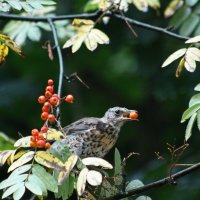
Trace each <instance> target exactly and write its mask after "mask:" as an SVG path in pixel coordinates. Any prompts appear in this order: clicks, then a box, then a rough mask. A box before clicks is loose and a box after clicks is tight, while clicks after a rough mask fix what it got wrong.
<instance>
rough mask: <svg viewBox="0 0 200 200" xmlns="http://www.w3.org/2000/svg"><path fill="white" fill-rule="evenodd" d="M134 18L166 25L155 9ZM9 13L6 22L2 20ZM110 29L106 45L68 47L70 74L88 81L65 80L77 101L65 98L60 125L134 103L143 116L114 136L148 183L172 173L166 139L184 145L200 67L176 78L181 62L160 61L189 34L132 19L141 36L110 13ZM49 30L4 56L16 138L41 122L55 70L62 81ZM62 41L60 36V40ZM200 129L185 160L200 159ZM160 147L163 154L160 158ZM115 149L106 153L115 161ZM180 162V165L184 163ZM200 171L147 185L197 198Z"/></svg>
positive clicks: (134, 172) (70, 7) (133, 173)
mask: <svg viewBox="0 0 200 200" xmlns="http://www.w3.org/2000/svg"><path fill="white" fill-rule="evenodd" d="M84 3H85V1H81V0H79V1H76V4H75V3H74V2H72V1H71V2H70V1H69V2H68V3H66V1H65V2H64V1H63V2H62V1H59V2H58V11H57V14H67V13H81V12H82V6H83V5H84ZM128 15H129V16H131V17H132V18H134V19H138V20H141V21H143V22H146V23H150V24H153V25H157V26H162V27H166V26H167V23H168V22H167V20H165V19H164V18H163V17H162V15H157V14H156V12H155V11H153V10H150V11H149V12H148V13H145V14H144V13H141V12H138V11H137V10H136V9H131V10H130V11H129V13H128ZM4 23H5V21H3V22H2V25H3V24H4ZM98 28H100V29H101V30H102V31H104V32H105V33H106V34H107V35H108V36H109V37H110V44H109V45H108V46H105V45H104V46H103V45H101V46H99V47H98V48H97V50H95V51H94V52H90V51H88V50H87V49H86V48H85V46H84V45H83V46H82V47H81V49H80V50H79V51H78V52H77V53H75V54H72V53H71V49H65V50H63V51H62V53H63V57H64V64H65V74H66V75H70V74H71V73H73V72H77V73H78V75H79V76H80V77H81V78H82V79H83V80H84V82H86V83H87V84H88V85H89V86H90V89H87V88H86V87H84V86H83V85H82V84H81V83H80V82H78V81H75V82H73V83H71V84H69V83H67V82H64V87H63V96H64V95H66V94H69V93H71V94H73V95H74V97H75V101H74V103H73V104H63V105H62V110H61V114H62V125H63V126H65V125H67V124H69V123H71V122H73V121H76V120H78V119H80V118H82V117H85V116H96V117H102V116H103V114H104V113H105V111H106V110H107V109H108V108H110V107H114V106H122V107H127V108H129V109H136V110H138V112H139V122H131V123H128V124H127V125H126V126H124V127H123V129H122V131H121V134H120V138H119V140H118V142H117V144H116V146H117V148H118V149H119V150H120V152H121V155H122V157H125V156H127V155H128V153H130V152H133V151H134V152H138V153H140V156H133V157H132V158H130V160H129V161H128V163H127V167H126V168H127V172H128V175H129V179H133V178H134V179H141V180H142V181H143V182H144V183H145V184H147V183H150V182H152V181H155V180H158V179H159V178H162V177H165V176H167V175H168V174H169V169H170V166H171V155H170V153H169V151H168V149H167V147H168V146H167V145H166V144H167V143H169V144H171V145H174V146H175V147H179V146H181V145H183V143H184V131H185V127H186V123H185V124H181V123H180V119H181V115H182V113H183V111H184V110H185V109H186V108H187V106H188V102H189V99H190V97H191V96H192V95H193V94H195V92H194V90H193V88H194V86H195V85H196V84H198V83H199V75H198V74H199V72H200V71H199V69H198V66H197V70H196V71H195V73H193V74H191V73H187V72H186V71H185V70H184V72H183V73H182V74H181V77H180V78H179V79H177V78H175V70H176V66H177V63H173V64H172V65H171V66H170V67H167V68H165V69H162V68H161V65H162V63H163V62H164V60H165V59H166V58H167V56H169V55H170V54H171V53H172V52H174V51H175V50H177V49H178V48H181V47H183V46H184V42H183V41H180V40H177V39H175V38H171V37H168V36H166V35H164V34H161V33H156V32H152V31H150V30H147V29H141V28H137V27H134V26H133V29H134V30H135V31H136V32H137V34H138V37H137V38H136V37H134V35H133V34H132V33H131V31H130V29H129V28H128V27H127V25H126V24H125V22H123V21H119V20H116V19H114V18H113V19H111V20H110V23H109V24H108V25H105V26H104V25H99V26H98ZM44 33H45V34H43V38H42V41H41V42H39V43H34V42H31V41H27V43H26V45H25V46H23V51H24V52H25V54H26V58H25V59H22V58H20V57H19V56H18V55H16V54H15V53H13V52H10V53H9V56H8V58H7V60H6V63H5V64H4V65H2V66H1V67H0V131H2V132H4V133H6V134H7V135H9V136H10V137H12V138H14V139H17V138H18V137H19V136H18V132H20V133H21V134H22V135H24V136H25V135H29V134H30V131H31V129H33V128H40V127H41V126H42V123H43V122H42V121H41V120H40V113H41V105H39V104H38V103H37V98H38V96H39V95H41V94H43V91H44V88H45V86H46V82H47V80H48V79H49V78H52V79H54V80H55V82H56V85H55V86H56V87H57V83H58V73H59V71H58V69H59V66H58V59H57V54H56V51H55V52H54V53H55V54H54V55H55V57H56V58H55V59H54V61H53V62H52V61H50V60H49V59H48V56H47V52H46V50H45V49H42V45H43V44H44V42H45V41H46V40H48V39H51V40H52V41H53V39H52V35H51V34H50V33H46V32H44ZM63 43H64V41H60V44H61V46H62V45H63ZM199 141H200V135H199V133H198V131H197V128H196V127H195V128H194V131H193V136H192V138H191V139H190V140H189V143H190V146H189V148H188V149H187V150H186V151H185V152H184V153H183V155H182V157H181V158H180V161H179V162H180V163H195V162H199V153H200V149H199ZM155 152H160V155H162V156H163V157H164V160H158V159H157V156H156V155H155ZM113 153H114V151H113V150H112V151H111V152H110V153H109V154H108V155H107V156H106V159H107V160H109V161H110V162H113ZM180 169H182V168H176V169H175V170H174V171H176V170H180ZM199 175H200V174H199V172H195V173H193V174H190V175H188V176H187V177H184V178H182V179H180V180H179V181H178V184H177V185H176V186H165V187H163V188H159V189H154V190H152V191H150V192H149V193H147V194H148V195H149V196H151V197H152V199H154V200H155V199H156V200H157V199H162V200H169V199H176V200H190V199H191V200H198V199H200V190H199V188H200V179H199Z"/></svg>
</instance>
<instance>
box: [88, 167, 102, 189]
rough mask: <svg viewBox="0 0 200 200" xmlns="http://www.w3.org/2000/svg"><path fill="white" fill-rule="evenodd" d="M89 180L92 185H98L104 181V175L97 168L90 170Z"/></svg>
mask: <svg viewBox="0 0 200 200" xmlns="http://www.w3.org/2000/svg"><path fill="white" fill-rule="evenodd" d="M87 182H88V183H89V184H90V185H92V186H98V185H101V183H102V175H101V173H100V172H98V171H95V170H90V171H89V172H88V173H87Z"/></svg>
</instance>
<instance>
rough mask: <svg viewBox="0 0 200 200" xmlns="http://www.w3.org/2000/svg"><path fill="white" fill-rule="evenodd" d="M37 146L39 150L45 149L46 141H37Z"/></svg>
mask: <svg viewBox="0 0 200 200" xmlns="http://www.w3.org/2000/svg"><path fill="white" fill-rule="evenodd" d="M37 146H38V147H39V148H44V147H45V141H44V140H38V141H37Z"/></svg>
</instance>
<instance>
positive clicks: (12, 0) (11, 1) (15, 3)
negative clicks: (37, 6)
mask: <svg viewBox="0 0 200 200" xmlns="http://www.w3.org/2000/svg"><path fill="white" fill-rule="evenodd" d="M6 1H7V2H8V4H9V5H10V6H11V7H13V8H14V9H16V10H21V9H22V6H21V4H20V2H19V1H16V0H6Z"/></svg>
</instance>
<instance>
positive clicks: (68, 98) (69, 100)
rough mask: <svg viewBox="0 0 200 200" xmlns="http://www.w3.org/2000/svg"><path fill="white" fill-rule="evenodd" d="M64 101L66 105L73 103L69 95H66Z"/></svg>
mask: <svg viewBox="0 0 200 200" xmlns="http://www.w3.org/2000/svg"><path fill="white" fill-rule="evenodd" d="M65 101H66V102H68V103H73V101H74V97H73V96H72V95H71V94H68V95H67V96H66V97H65Z"/></svg>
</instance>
